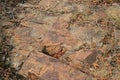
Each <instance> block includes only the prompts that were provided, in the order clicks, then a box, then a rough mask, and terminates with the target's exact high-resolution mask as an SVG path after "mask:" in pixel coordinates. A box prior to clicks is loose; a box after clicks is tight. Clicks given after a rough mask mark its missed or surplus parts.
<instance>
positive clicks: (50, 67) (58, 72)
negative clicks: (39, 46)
mask: <svg viewBox="0 0 120 80" xmlns="http://www.w3.org/2000/svg"><path fill="white" fill-rule="evenodd" d="M33 53H34V54H33ZM33 53H32V54H31V55H30V57H29V58H28V59H27V60H26V62H25V63H24V64H23V66H22V68H21V70H20V71H19V73H20V74H21V75H24V76H26V77H27V76H29V75H28V73H29V74H34V75H35V76H36V77H38V78H39V79H40V78H41V79H43V80H86V78H87V77H88V76H87V75H86V74H84V73H82V72H80V71H79V70H76V69H74V68H72V67H70V66H68V65H66V64H63V63H61V62H59V60H57V59H55V58H52V57H50V56H47V55H44V54H43V53H39V52H33Z"/></svg>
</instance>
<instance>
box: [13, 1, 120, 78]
mask: <svg viewBox="0 0 120 80" xmlns="http://www.w3.org/2000/svg"><path fill="white" fill-rule="evenodd" d="M72 1H73V2H72ZM33 2H34V4H33ZM88 4H89V3H87V2H85V1H84V0H83V1H79V0H78V2H77V0H75V1H74V0H34V1H33V0H29V1H28V2H26V3H25V4H23V5H18V6H20V7H21V8H24V11H22V10H21V12H20V13H19V14H18V18H19V19H20V20H21V21H20V25H19V26H18V27H16V28H14V29H13V36H12V38H11V44H12V45H13V46H14V49H13V51H12V54H11V61H12V67H13V68H15V69H16V70H19V72H18V73H19V74H21V75H24V76H25V77H28V78H30V79H32V80H37V79H38V80H39V79H41V80H42V79H43V80H87V79H88V80H89V78H90V77H91V74H87V73H86V72H84V71H83V72H81V70H79V69H81V63H82V62H85V63H87V64H89V65H90V66H91V65H93V64H94V63H95V62H96V61H97V58H98V56H101V55H106V54H108V53H109V52H110V51H111V50H115V49H116V48H117V49H119V47H120V40H119V39H120V36H119V32H120V30H119V27H118V26H119V24H118V21H120V19H119V18H117V17H116V15H118V12H116V8H114V6H116V7H117V9H118V8H119V5H113V6H111V8H108V7H107V6H105V7H104V6H103V7H102V6H95V5H94V6H92V5H88ZM111 9H112V10H113V11H114V12H113V14H111V13H112V12H110V10H111ZM110 17H112V18H113V17H114V19H116V20H117V25H116V26H114V23H111V21H112V20H111V18H110ZM109 19H110V20H109ZM21 65H22V67H21ZM96 65H97V64H96ZM76 69H78V70H76ZM90 70H92V69H91V68H90V69H89V71H90ZM103 70H104V69H103ZM103 72H104V71H103ZM93 74H95V72H93ZM107 74H108V73H106V74H105V75H104V76H106V75H107ZM92 77H95V76H93V75H92ZM97 78H98V77H97ZM99 78H101V77H99Z"/></svg>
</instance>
